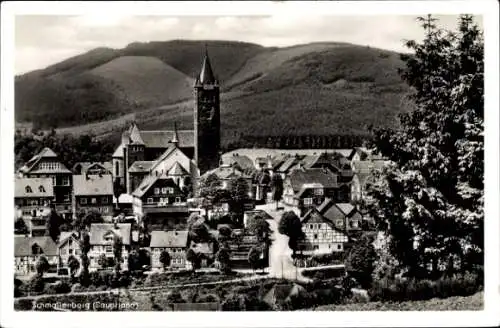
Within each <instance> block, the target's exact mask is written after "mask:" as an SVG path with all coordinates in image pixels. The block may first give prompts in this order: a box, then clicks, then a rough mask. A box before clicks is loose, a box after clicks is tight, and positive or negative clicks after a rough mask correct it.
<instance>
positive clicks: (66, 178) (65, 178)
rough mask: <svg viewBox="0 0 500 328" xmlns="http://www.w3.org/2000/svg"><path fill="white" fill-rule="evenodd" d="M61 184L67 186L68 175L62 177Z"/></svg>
mask: <svg viewBox="0 0 500 328" xmlns="http://www.w3.org/2000/svg"><path fill="white" fill-rule="evenodd" d="M62 185H63V186H69V177H62Z"/></svg>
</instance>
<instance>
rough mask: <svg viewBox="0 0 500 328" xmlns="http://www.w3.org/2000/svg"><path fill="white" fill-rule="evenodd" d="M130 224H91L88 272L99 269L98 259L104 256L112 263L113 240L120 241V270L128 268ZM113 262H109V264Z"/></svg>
mask: <svg viewBox="0 0 500 328" xmlns="http://www.w3.org/2000/svg"><path fill="white" fill-rule="evenodd" d="M131 228H132V226H131V224H130V223H114V224H113V223H93V224H91V225H90V233H89V235H90V251H89V253H88V256H89V261H90V265H89V270H91V271H95V270H98V269H101V268H102V266H101V265H100V264H99V258H100V257H101V256H102V255H104V256H105V257H106V258H112V259H113V261H114V252H113V245H114V241H115V238H121V240H122V245H123V246H122V262H121V269H122V270H127V268H128V254H129V251H130V246H131V239H132V232H131ZM113 261H110V262H111V263H112V262H113Z"/></svg>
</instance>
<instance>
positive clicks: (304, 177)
mask: <svg viewBox="0 0 500 328" xmlns="http://www.w3.org/2000/svg"><path fill="white" fill-rule="evenodd" d="M289 179H290V183H291V185H292V188H293V191H294V192H295V193H297V192H299V191H300V189H301V188H302V186H303V185H304V184H311V183H319V184H321V185H322V186H323V187H324V188H337V187H338V184H337V175H336V174H334V173H332V172H330V171H328V170H324V169H309V170H294V171H292V172H291V173H290V175H289Z"/></svg>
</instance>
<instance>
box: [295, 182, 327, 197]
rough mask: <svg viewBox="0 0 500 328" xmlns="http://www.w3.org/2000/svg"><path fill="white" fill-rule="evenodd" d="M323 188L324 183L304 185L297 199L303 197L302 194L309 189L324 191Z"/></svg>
mask: <svg viewBox="0 0 500 328" xmlns="http://www.w3.org/2000/svg"><path fill="white" fill-rule="evenodd" d="M323 188H324V186H323V184H322V183H317V182H314V183H304V184H303V185H302V187H301V188H300V190H299V192H298V193H297V194H296V195H295V196H297V197H300V196H302V194H303V193H304V192H305V191H306V190H308V189H323Z"/></svg>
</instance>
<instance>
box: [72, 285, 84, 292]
mask: <svg viewBox="0 0 500 328" xmlns="http://www.w3.org/2000/svg"><path fill="white" fill-rule="evenodd" d="M85 289H86V288H85V287H83V286H82V285H80V284H79V283H76V284H73V286H71V292H73V293H76V292H82V291H84V290H85Z"/></svg>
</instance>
